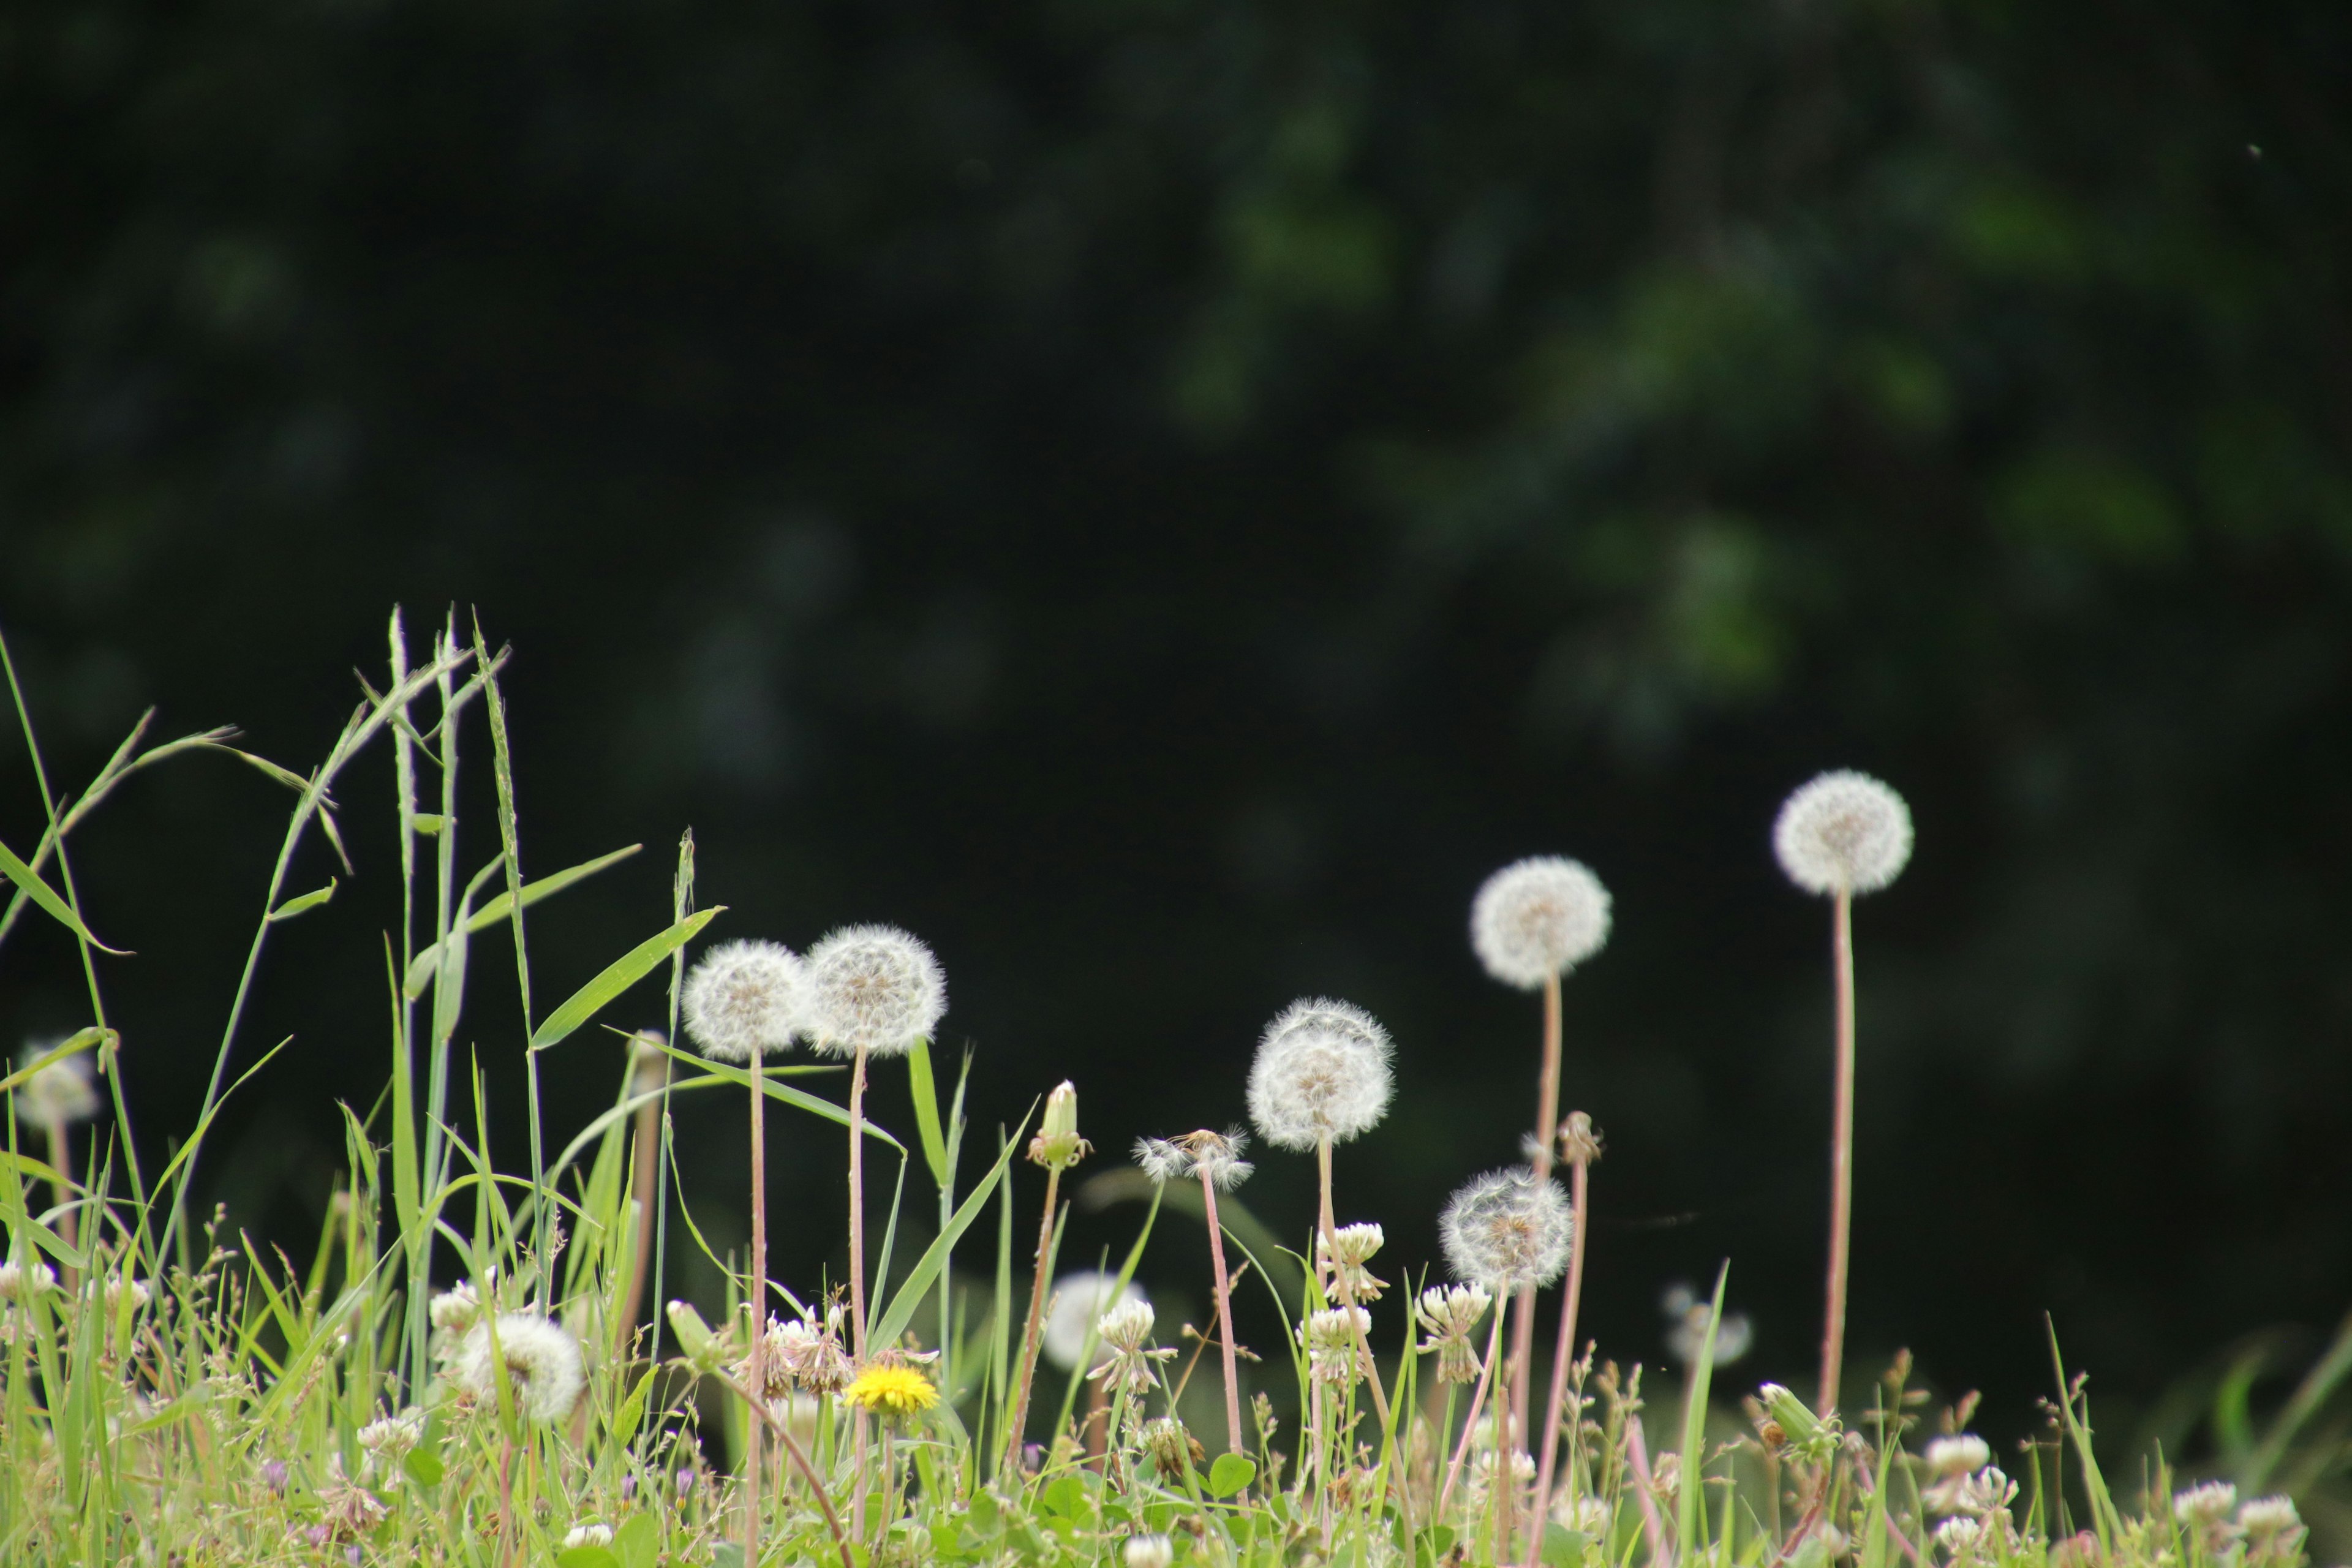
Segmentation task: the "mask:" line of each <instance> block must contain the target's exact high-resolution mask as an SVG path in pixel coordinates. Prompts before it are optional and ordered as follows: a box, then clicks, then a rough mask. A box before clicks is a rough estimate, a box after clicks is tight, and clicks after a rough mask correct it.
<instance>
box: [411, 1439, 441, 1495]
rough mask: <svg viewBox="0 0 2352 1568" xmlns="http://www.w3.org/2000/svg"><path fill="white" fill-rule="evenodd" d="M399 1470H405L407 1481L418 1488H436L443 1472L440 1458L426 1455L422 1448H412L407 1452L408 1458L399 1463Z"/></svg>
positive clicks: (434, 1455)
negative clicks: (413, 1482)
mask: <svg viewBox="0 0 2352 1568" xmlns="http://www.w3.org/2000/svg"><path fill="white" fill-rule="evenodd" d="M400 1468H402V1469H404V1470H406V1471H407V1472H408V1479H410V1480H412V1481H415V1483H416V1484H417V1485H418V1486H421V1487H437V1486H439V1485H440V1484H441V1477H442V1474H443V1471H442V1468H441V1458H440V1456H439V1455H437V1454H428V1453H426V1452H425V1450H424V1449H422V1448H412V1449H410V1450H409V1452H408V1457H407V1458H404V1459H403V1460H401V1461H400Z"/></svg>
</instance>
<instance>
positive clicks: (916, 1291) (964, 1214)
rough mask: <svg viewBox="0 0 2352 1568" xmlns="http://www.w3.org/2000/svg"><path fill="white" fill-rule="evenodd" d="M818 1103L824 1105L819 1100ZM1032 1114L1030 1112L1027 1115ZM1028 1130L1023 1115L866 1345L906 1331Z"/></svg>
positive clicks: (918, 1261) (894, 1339) (919, 1261)
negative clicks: (931, 1284)
mask: <svg viewBox="0 0 2352 1568" xmlns="http://www.w3.org/2000/svg"><path fill="white" fill-rule="evenodd" d="M818 1103H819V1104H823V1103H824V1102H823V1101H821V1100H820V1101H819V1102H818ZM1034 1114H1035V1111H1034V1109H1033V1110H1032V1111H1031V1115H1034ZM1026 1131H1029V1118H1028V1117H1027V1116H1024V1117H1023V1118H1022V1119H1021V1125H1020V1126H1019V1127H1017V1128H1015V1129H1014V1130H1013V1136H1012V1137H1011V1138H1010V1139H1008V1140H1006V1142H1005V1145H1004V1151H1003V1153H1000V1154H999V1155H997V1156H996V1163H994V1164H993V1165H991V1166H990V1167H989V1168H988V1174H986V1175H985V1176H982V1178H981V1179H980V1181H979V1182H978V1183H977V1184H974V1186H973V1187H972V1189H971V1194H969V1195H967V1196H966V1197H965V1199H964V1201H963V1203H962V1204H961V1205H960V1206H959V1207H958V1208H957V1209H956V1212H955V1217H954V1218H953V1219H951V1220H950V1221H949V1222H948V1226H947V1228H946V1229H945V1230H943V1231H941V1232H940V1235H939V1237H938V1238H937V1239H936V1240H934V1241H933V1242H932V1243H931V1245H930V1246H929V1247H925V1248H924V1249H923V1255H922V1257H920V1258H917V1259H916V1260H915V1267H914V1268H911V1269H909V1270H908V1274H907V1278H906V1280H905V1281H904V1282H903V1283H902V1284H900V1285H899V1287H898V1294H897V1295H896V1296H894V1297H892V1298H891V1300H890V1305H889V1307H888V1309H887V1310H885V1311H884V1312H883V1314H882V1315H881V1317H880V1318H878V1319H877V1320H876V1321H875V1325H874V1331H873V1332H871V1333H869V1334H867V1335H866V1343H868V1344H872V1345H887V1344H893V1343H895V1342H897V1341H898V1336H899V1335H900V1334H903V1333H905V1332H906V1331H907V1325H908V1323H909V1322H911V1321H914V1316H915V1309H916V1308H917V1307H919V1306H920V1305H921V1304H922V1300H923V1292H924V1291H925V1290H926V1289H929V1286H930V1283H931V1281H932V1280H933V1279H936V1278H938V1276H939V1272H940V1269H941V1268H945V1267H946V1266H947V1261H948V1256H949V1255H950V1253H952V1252H953V1251H954V1250H955V1244H956V1243H957V1242H958V1241H959V1240H961V1238H962V1237H963V1233H964V1232H965V1231H967V1230H969V1229H971V1222H972V1221H973V1220H974V1219H976V1218H978V1217H979V1215H980V1211H981V1209H982V1207H984V1206H985V1205H986V1204H987V1202H988V1195H989V1194H991V1193H992V1192H993V1191H995V1190H996V1184H997V1183H998V1182H999V1181H1001V1180H1003V1176H1004V1172H1005V1168H1006V1167H1007V1166H1009V1165H1010V1164H1012V1163H1013V1151H1014V1150H1015V1149H1017V1148H1019V1147H1020V1146H1021V1134H1023V1133H1024V1132H1026ZM905 1152H906V1151H905V1149H903V1148H901V1149H900V1150H899V1153H900V1154H902V1155H903V1154H904V1153H905Z"/></svg>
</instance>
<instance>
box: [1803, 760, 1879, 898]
mask: <svg viewBox="0 0 2352 1568" xmlns="http://www.w3.org/2000/svg"><path fill="white" fill-rule="evenodd" d="M1772 852H1773V853H1774V854H1775V855H1777V856H1779V857H1780V869H1782V870H1783V871H1786V872H1787V873H1788V874H1789V880H1790V881H1792V882H1794V883H1796V884H1797V886H1799V887H1800V888H1802V889H1805V891H1807V892H1809V893H1874V892H1876V891H1877V890H1878V889H1881V888H1884V887H1885V886H1886V885H1887V884H1888V883H1889V882H1892V881H1893V880H1895V878H1896V877H1897V876H1898V875H1900V874H1901V873H1902V870H1903V867H1904V863H1905V862H1906V861H1908V860H1909V859H1910V858H1911V808H1910V807H1909V806H1907V805H1904V804H1903V797H1902V796H1901V795H1897V794H1895V792H1894V790H1892V789H1890V788H1888V787H1887V786H1886V785H1885V784H1881V783H1880V782H1879V781H1878V780H1876V779H1874V778H1872V777H1871V776H1870V775H1869V774H1868V773H1850V772H1843V771H1841V772H1838V773H1823V774H1822V775H1821V776H1820V777H1819V778H1816V779H1814V780H1813V781H1812V782H1811V784H1805V785H1804V786H1802V787H1801V788H1800V789H1799V790H1798V791H1797V793H1796V794H1794V795H1790V797H1789V799H1788V801H1787V803H1786V804H1785V805H1782V806H1781V807H1780V820H1779V821H1778V822H1776V823H1774V824H1773V825H1772Z"/></svg>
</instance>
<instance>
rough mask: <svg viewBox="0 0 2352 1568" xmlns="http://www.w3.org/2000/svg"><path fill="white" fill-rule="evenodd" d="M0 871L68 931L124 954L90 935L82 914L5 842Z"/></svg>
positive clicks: (0, 851)
mask: <svg viewBox="0 0 2352 1568" xmlns="http://www.w3.org/2000/svg"><path fill="white" fill-rule="evenodd" d="M0 871H5V872H6V873H7V876H8V879H9V880H10V881H12V882H14V883H16V886H18V887H20V888H22V889H25V896H26V898H28V899H30V900H33V902H35V903H37V904H38V905H40V906H41V909H42V910H43V912H44V913H46V914H47V915H48V917H49V918H50V919H51V920H54V921H57V922H58V924H60V925H62V926H64V927H65V928H66V930H68V931H71V932H73V933H74V935H76V936H78V937H79V938H81V939H82V941H84V942H88V943H89V945H90V946H92V947H94V948H96V949H98V951H99V952H110V953H113V954H115V955H116V956H117V957H121V956H122V955H123V952H122V949H121V948H119V947H109V946H107V945H106V943H104V942H100V941H99V940H98V938H96V937H94V936H92V935H90V934H89V927H88V926H86V925H84V924H82V923H81V917H80V916H79V915H78V914H76V913H74V912H73V910H71V909H70V908H69V907H68V905H67V903H66V901H65V900H63V899H61V898H59V897H58V895H57V894H56V893H55V892H54V891H52V890H51V889H50V887H49V885H48V884H47V882H44V881H42V880H41V878H40V874H39V873H38V872H37V871H35V870H34V869H33V868H31V867H30V866H27V865H26V864H25V863H24V862H23V861H22V860H19V859H17V858H16V851H15V850H13V849H11V848H9V847H7V846H6V845H5V844H0Z"/></svg>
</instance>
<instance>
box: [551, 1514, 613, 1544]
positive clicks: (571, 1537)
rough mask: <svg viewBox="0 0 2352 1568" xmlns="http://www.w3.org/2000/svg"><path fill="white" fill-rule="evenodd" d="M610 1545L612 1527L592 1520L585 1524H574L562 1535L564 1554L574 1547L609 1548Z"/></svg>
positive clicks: (611, 1542) (611, 1541)
mask: <svg viewBox="0 0 2352 1568" xmlns="http://www.w3.org/2000/svg"><path fill="white" fill-rule="evenodd" d="M612 1544H613V1527H612V1526H611V1525H609V1524H599V1523H597V1522H595V1521H593V1520H592V1521H589V1522H588V1523H586V1524H575V1525H573V1526H572V1528H571V1529H570V1530H568V1531H564V1533H563V1550H565V1551H566V1552H569V1551H571V1550H572V1548H573V1547H575V1546H610V1545H612Z"/></svg>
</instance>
